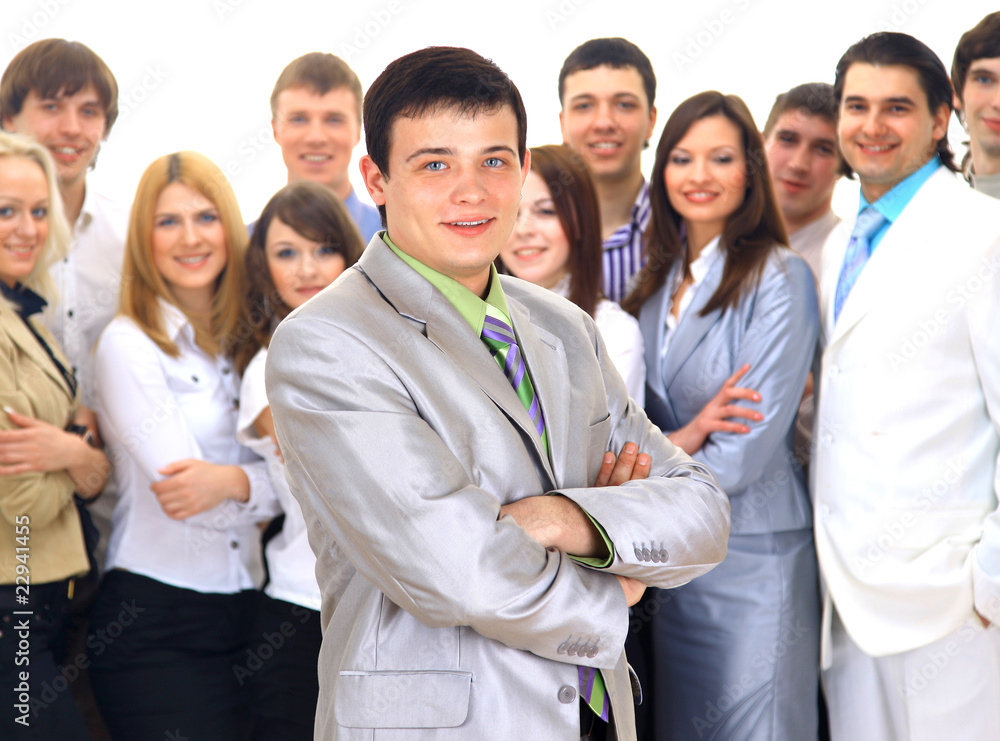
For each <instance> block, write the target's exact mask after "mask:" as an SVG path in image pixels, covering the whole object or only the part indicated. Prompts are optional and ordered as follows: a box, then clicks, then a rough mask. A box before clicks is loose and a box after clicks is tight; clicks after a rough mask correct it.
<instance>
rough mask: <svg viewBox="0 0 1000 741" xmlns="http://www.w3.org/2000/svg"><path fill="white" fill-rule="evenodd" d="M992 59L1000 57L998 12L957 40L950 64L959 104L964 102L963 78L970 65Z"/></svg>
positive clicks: (991, 14)
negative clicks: (981, 60)
mask: <svg viewBox="0 0 1000 741" xmlns="http://www.w3.org/2000/svg"><path fill="white" fill-rule="evenodd" d="M994 57H1000V11H997V12H996V13H990V14H989V15H988V16H986V17H985V18H983V19H982V20H981V21H979V23H977V24H976V25H975V26H974V27H973V28H971V29H969V30H968V31H966V32H965V33H964V34H962V38H961V39H959V40H958V46H957V47H955V58H954V59H953V60H952V63H951V84H952V85H954V86H955V95H956V96H958V100H959V101H960V102H962V103H963V104H964V102H965V99H964V98H963V94H964V93H965V78H966V77H967V76H968V74H969V67H971V66H972V63H973V62H975V61H976V60H977V59H992V58H994Z"/></svg>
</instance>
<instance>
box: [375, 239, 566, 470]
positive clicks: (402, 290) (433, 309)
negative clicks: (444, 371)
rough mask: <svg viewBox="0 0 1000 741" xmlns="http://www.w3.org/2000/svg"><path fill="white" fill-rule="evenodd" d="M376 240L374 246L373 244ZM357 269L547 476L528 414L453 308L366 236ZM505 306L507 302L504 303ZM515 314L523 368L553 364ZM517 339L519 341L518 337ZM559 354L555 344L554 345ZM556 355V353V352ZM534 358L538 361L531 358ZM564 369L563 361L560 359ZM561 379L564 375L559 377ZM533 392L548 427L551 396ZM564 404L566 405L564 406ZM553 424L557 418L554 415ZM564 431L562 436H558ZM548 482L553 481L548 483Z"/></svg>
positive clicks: (526, 321)
mask: <svg viewBox="0 0 1000 741" xmlns="http://www.w3.org/2000/svg"><path fill="white" fill-rule="evenodd" d="M376 240H377V243H376ZM357 268H358V269H360V270H361V271H362V272H363V273H364V274H365V275H366V276H368V279H369V280H370V281H371V283H372V284H373V285H374V286H375V288H376V289H377V290H378V291H379V293H381V294H382V296H383V297H385V299H386V300H387V301H388V302H389V303H390V304H391V305H392V306H393V308H395V309H396V311H397V312H399V314H400V316H403V317H404V318H406V319H409V320H410V321H411V322H414V323H416V324H417V325H418V326H422V328H423V333H424V336H425V337H427V339H428V340H430V341H431V342H432V343H434V345H435V346H436V347H437V348H438V349H440V350H441V352H443V353H444V354H445V355H447V356H448V359H449V361H450V362H451V363H453V364H454V365H455V366H457V367H459V368H461V369H462V370H463V371H464V372H465V373H466V374H467V375H468V376H469V378H470V380H472V381H473V382H474V383H475V384H476V385H477V386H479V388H480V389H481V390H482V391H483V393H485V394H486V395H487V396H488V397H489V398H490V399H491V400H492V401H493V403H494V404H496V405H497V406H498V407H499V408H500V409H501V410H502V411H503V412H504V414H506V415H507V417H508V418H509V419H510V420H511V422H513V423H514V424H515V425H516V426H517V427H518V428H520V430H521V431H522V433H523V434H524V435H526V436H527V437H529V438H530V439H531V440H532V442H533V444H534V446H535V450H536V451H537V452H538V455H539V458H540V459H541V461H542V463H543V466H544V469H545V471H546V473H547V474H548V475H549V477H550V478H551V477H552V467H551V465H550V464H549V458H548V455H546V453H545V450H544V449H543V448H542V445H541V439H540V438H539V436H538V433H537V432H536V431H535V425H534V424H533V423H532V421H531V418H530V417H529V416H528V412H527V410H526V409H525V408H524V405H523V404H522V403H521V400H520V399H519V398H518V396H517V393H516V392H515V391H514V389H513V387H512V386H511V385H510V383H509V382H508V381H507V377H506V376H505V375H504V374H503V372H502V371H501V369H500V368H499V366H498V365H497V362H496V360H494V359H493V356H492V355H491V354H490V351H489V349H488V348H487V347H486V345H485V344H484V343H483V341H482V340H481V339H480V338H479V337H477V336H476V334H475V332H474V331H473V330H472V329H471V328H470V327H469V324H468V322H466V321H465V319H464V318H463V317H462V315H461V314H459V313H458V311H457V310H456V309H455V307H454V306H452V305H451V303H450V302H449V301H448V299H447V298H445V297H444V295H442V294H441V292H440V291H438V290H437V289H436V288H434V286H432V285H431V284H430V283H429V282H428V281H427V280H425V279H424V278H423V277H422V276H420V275H419V274H418V273H417V272H416V271H414V270H413V269H412V268H411V267H410V266H409V265H407V264H406V263H405V262H403V261H402V260H401V259H399V258H398V257H396V255H394V254H393V253H392V251H391V250H390V249H389V248H388V247H387V246H386V245H385V243H384V242H382V240H381V239H378V235H376V237H373V238H372V241H371V242H370V243H369V245H368V247H367V248H366V249H365V251H364V253H363V254H362V256H361V259H360V260H359V261H358V264H357ZM508 303H510V301H509V299H508ZM518 308H519V311H518V312H517V316H515V317H513V318H512V321H513V322H514V331H515V333H516V336H517V337H518V340H519V341H522V342H524V343H525V344H524V345H523V346H522V350H523V352H524V356H525V357H526V358H527V359H528V360H527V362H528V368H529V370H530V369H532V368H539V369H540V368H545V367H546V365H545V363H548V362H554V361H553V360H552V359H551V358H547V359H546V356H549V355H552V354H555V353H552V351H551V350H550V349H548V348H546V346H545V343H543V342H542V341H541V339H540V338H539V337H538V335H537V334H535V332H534V331H533V330H532V325H531V322H530V316H529V315H528V313H527V310H526V309H524V308H523V307H522V306H520V305H518ZM522 335H523V337H522ZM560 350H561V343H560ZM558 354H561V353H558ZM535 357H538V359H537V360H535ZM562 365H563V367H564V368H565V366H566V362H565V359H563V361H562ZM547 375H549V374H548V373H544V374H542V373H538V372H535V373H532V375H531V380H532V383H536V380H535V379H536V376H542V377H544V376H547ZM560 377H561V378H563V379H565V378H568V374H567V373H566V372H565V371H564V372H563V374H562V375H561V376H560ZM536 393H537V394H538V395H539V398H540V400H541V401H542V413H543V414H544V415H545V422H546V425H549V424H550V422H549V412H550V410H552V409H553V403H552V402H550V401H546V395H547V394H552V397H553V399H554V398H555V394H554V393H553V392H549V391H548V389H547V388H546V389H543V390H538V389H536ZM566 404H567V406H568V401H567V402H566ZM555 416H556V420H557V421H559V420H558V417H559V415H558V414H556V415H555ZM556 434H557V433H556V431H555V430H554V429H552V428H549V441H550V445H551V443H552V439H553V438H554V437H556ZM564 435H565V433H563V436H564ZM552 480H553V482H554V481H555V479H552Z"/></svg>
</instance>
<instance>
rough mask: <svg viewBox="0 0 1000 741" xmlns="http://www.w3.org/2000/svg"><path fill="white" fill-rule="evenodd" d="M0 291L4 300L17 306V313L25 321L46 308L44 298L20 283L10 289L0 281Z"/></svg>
mask: <svg viewBox="0 0 1000 741" xmlns="http://www.w3.org/2000/svg"><path fill="white" fill-rule="evenodd" d="M0 291H2V292H3V296H4V298H5V299H7V300H8V301H10V302H11V303H12V304H14V305H15V306H17V313H18V314H20V315H21V318H23V319H27V318H28V317H29V316H32V315H33V314H38V313H39V312H41V311H42V309H44V308H45V307H46V306H48V302H47V301H46V300H45V299H44V298H42V297H41V296H39V295H38V294H37V293H35V292H34V291H32V290H31V289H30V288H28V287H27V286H25V285H23V284H21V283H16V284H15V285H14V287H13V288H11V287H10V286H8V285H7V284H6V283H4V282H2V281H0Z"/></svg>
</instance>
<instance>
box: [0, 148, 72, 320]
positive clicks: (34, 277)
mask: <svg viewBox="0 0 1000 741" xmlns="http://www.w3.org/2000/svg"><path fill="white" fill-rule="evenodd" d="M0 157H24V158H26V159H29V160H31V161H33V162H35V163H36V164H37V165H38V166H39V167H40V168H42V173H43V174H44V175H45V184H46V186H47V187H48V191H49V211H48V215H47V220H48V225H49V236H48V239H46V240H45V244H43V245H42V252H41V254H40V255H39V257H38V259H37V260H36V261H35V266H34V267H33V268H32V270H31V272H30V273H29V274H28V276H27V277H26V278H25V279H24V280H23V281H21V283H22V284H23V285H25V286H27V287H28V288H30V289H31V290H33V291H34V292H35V293H37V294H39V295H40V296H42V297H43V298H45V299H47V300H48V301H49V302H52V301H54V300H55V299H56V298H57V296H56V292H55V285H54V284H53V282H52V280H51V279H50V278H49V266H50V265H52V264H54V263H56V262H58V261H59V260H61V259H63V257H65V256H66V252H67V250H68V249H69V242H70V239H71V233H70V228H69V224H68V223H67V222H66V213H65V211H64V209H63V202H62V196H60V195H59V180H58V178H57V175H56V167H55V165H54V164H53V162H52V157H51V155H49V153H48V150H46V149H45V147H43V146H42V145H41V144H38V143H37V142H35V141H34V140H32V139H29V138H27V137H25V136H21V135H20V134H11V133H9V132H6V131H0ZM0 301H3V298H2V297H0ZM5 303H6V302H5Z"/></svg>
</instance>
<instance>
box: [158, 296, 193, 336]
mask: <svg viewBox="0 0 1000 741" xmlns="http://www.w3.org/2000/svg"><path fill="white" fill-rule="evenodd" d="M159 302H160V318H161V320H162V321H163V330H164V331H165V332H166V333H167V336H168V337H169V338H170V341H171V342H173V343H174V344H175V345H176V344H177V338H178V337H180V336H181V335H182V334H183V335H184V336H185V337H186V338H187V339H188V340H190V341H191V342H194V327H192V326H191V321H190V320H189V319H188V318H187V314H185V313H184V312H183V311H181V310H180V308H179V307H177V306H175V305H174V304H172V303H170V302H169V301H168V300H167V299H165V298H163V297H162V296H161V297H160V299H159Z"/></svg>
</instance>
